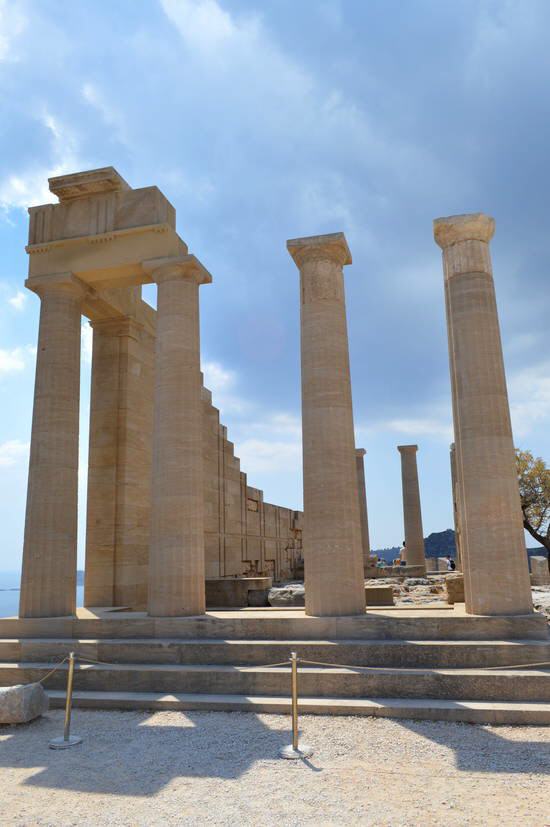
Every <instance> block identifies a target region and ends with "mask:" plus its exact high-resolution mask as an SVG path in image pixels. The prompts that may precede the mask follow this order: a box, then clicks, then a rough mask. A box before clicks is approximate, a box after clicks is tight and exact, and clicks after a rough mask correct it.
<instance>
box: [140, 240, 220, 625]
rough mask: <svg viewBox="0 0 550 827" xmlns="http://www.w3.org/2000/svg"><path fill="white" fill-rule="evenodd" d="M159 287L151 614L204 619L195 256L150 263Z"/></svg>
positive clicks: (205, 277) (199, 271)
mask: <svg viewBox="0 0 550 827" xmlns="http://www.w3.org/2000/svg"><path fill="white" fill-rule="evenodd" d="M144 267H145V269H147V270H148V271H149V272H150V273H151V277H152V279H153V281H155V282H156V283H157V285H158V293H157V336H156V364H155V410H154V425H153V492H152V513H151V527H152V528H151V546H150V552H149V614H150V615H155V616H181V615H197V614H203V613H204V611H205V579H204V578H205V568H204V491H203V458H202V402H201V387H202V382H201V372H200V333H199V285H200V284H208V283H209V282H211V281H212V277H211V275H210V273H208V271H207V270H205V268H204V267H203V266H202V264H201V263H200V262H199V261H198V260H197V259H196V258H195V256H193V255H184V256H181V257H180V258H174V259H160V260H159V259H157V260H151V261H149V262H145V264H144Z"/></svg>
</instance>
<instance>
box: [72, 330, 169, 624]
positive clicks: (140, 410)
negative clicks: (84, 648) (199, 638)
mask: <svg viewBox="0 0 550 827" xmlns="http://www.w3.org/2000/svg"><path fill="white" fill-rule="evenodd" d="M92 327H93V331H94V333H93V357H92V390H91V399H90V449H89V456H88V513H87V531H86V568H85V584H84V605H85V606H128V607H130V608H132V609H135V610H140V611H143V610H145V609H146V608H147V583H148V578H149V539H150V528H151V526H150V512H151V450H152V444H151V443H152V429H153V425H152V418H153V361H154V340H153V337H152V335H151V334H150V333H148V332H147V331H146V330H145V328H144V326H143V325H141V324H138V323H137V322H136V321H134V320H133V319H131V318H129V317H120V318H114V319H106V320H102V321H96V322H93V323H92Z"/></svg>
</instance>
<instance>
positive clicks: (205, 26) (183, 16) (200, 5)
mask: <svg viewBox="0 0 550 827" xmlns="http://www.w3.org/2000/svg"><path fill="white" fill-rule="evenodd" d="M162 8H163V10H164V13H165V14H166V16H167V17H168V18H169V19H170V20H171V21H172V23H173V24H174V25H175V26H176V27H177V29H178V31H179V33H180V35H181V36H182V38H183V40H184V41H185V43H186V44H187V45H188V46H189V47H190V48H193V49H199V50H201V51H204V52H209V53H212V52H214V51H216V50H219V49H220V47H221V46H223V45H224V44H226V43H228V42H230V41H234V40H235V39H236V38H238V37H239V36H242V34H243V29H241V28H239V27H238V26H237V25H236V24H235V23H234V21H233V19H232V17H231V15H230V14H229V13H228V12H226V11H224V10H223V9H222V8H221V6H220V5H219V4H218V3H217V2H216V0H162ZM247 27H248V25H247V26H246V28H247Z"/></svg>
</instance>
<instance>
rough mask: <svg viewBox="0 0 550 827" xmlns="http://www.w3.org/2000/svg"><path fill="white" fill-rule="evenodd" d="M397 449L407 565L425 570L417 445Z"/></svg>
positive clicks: (400, 446)
mask: <svg viewBox="0 0 550 827" xmlns="http://www.w3.org/2000/svg"><path fill="white" fill-rule="evenodd" d="M397 450H398V451H399V453H400V454H401V483H402V486H403V523H404V526H405V544H406V547H407V565H408V566H423V567H424V570H425V569H426V555H425V551H424V532H423V529H422V509H421V506H420V487H419V485H418V468H417V466H416V452H417V451H418V445H399V446H398V447H397Z"/></svg>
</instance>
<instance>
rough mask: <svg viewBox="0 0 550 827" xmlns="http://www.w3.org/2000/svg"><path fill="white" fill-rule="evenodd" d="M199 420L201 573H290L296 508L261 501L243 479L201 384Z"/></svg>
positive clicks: (298, 541)
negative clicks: (202, 516) (202, 522)
mask: <svg viewBox="0 0 550 827" xmlns="http://www.w3.org/2000/svg"><path fill="white" fill-rule="evenodd" d="M203 422H204V431H203V457H204V487H205V491H204V496H205V555H206V576H207V577H234V576H236V575H241V574H268V575H273V577H275V578H276V579H279V578H285V577H290V576H291V575H292V569H293V566H294V563H295V561H296V560H297V559H298V558H300V557H301V554H302V512H298V511H292V510H291V509H289V508H283V507H281V506H277V505H272V504H271V503H267V502H265V501H264V497H263V491H260V490H259V489H258V488H252V487H251V486H249V485H247V479H246V474H245V473H244V472H243V471H241V467H240V460H239V458H238V457H236V456H235V452H234V445H233V443H232V442H230V440H228V439H227V428H225V426H224V425H222V424H220V412H219V411H218V409H217V408H215V407H214V406H213V405H212V397H211V394H210V391H208V390H207V389H206V388H203Z"/></svg>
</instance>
